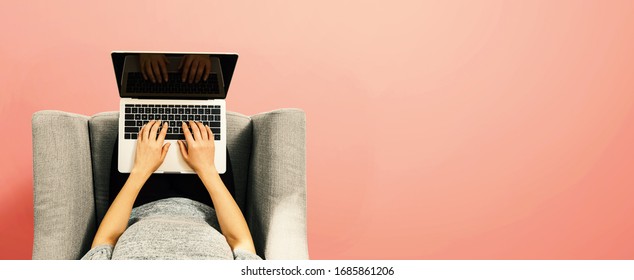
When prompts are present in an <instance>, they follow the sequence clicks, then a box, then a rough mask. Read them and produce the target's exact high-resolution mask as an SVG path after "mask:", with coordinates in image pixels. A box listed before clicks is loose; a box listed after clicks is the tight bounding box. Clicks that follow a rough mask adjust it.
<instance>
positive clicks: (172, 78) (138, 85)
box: [126, 72, 219, 94]
mask: <svg viewBox="0 0 634 280" xmlns="http://www.w3.org/2000/svg"><path fill="white" fill-rule="evenodd" d="M126 91H127V92H129V93H200V94H218V93H219V90H218V76H217V75H216V74H209V78H208V79H207V81H204V80H203V79H200V81H199V82H197V83H195V82H192V83H191V84H190V83H188V82H187V81H185V82H182V78H181V73H176V72H174V73H168V74H167V82H165V81H162V82H161V83H158V82H156V83H152V81H150V80H149V79H148V80H145V79H143V74H141V73H140V72H128V82H127V84H126Z"/></svg>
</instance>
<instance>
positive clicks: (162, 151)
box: [161, 142, 172, 162]
mask: <svg viewBox="0 0 634 280" xmlns="http://www.w3.org/2000/svg"><path fill="white" fill-rule="evenodd" d="M170 145H172V144H171V143H170V142H167V143H165V145H163V150H161V162H163V160H165V156H166V155H167V151H169V149H170Z"/></svg>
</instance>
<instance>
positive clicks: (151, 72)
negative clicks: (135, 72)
mask: <svg viewBox="0 0 634 280" xmlns="http://www.w3.org/2000/svg"><path fill="white" fill-rule="evenodd" d="M169 63H170V62H169V60H167V57H166V56H165V55H164V54H149V53H143V54H140V55H139V64H140V66H141V74H143V78H144V79H145V80H146V81H147V80H148V78H149V79H150V81H152V82H153V83H156V82H158V83H159V84H160V83H162V82H163V81H165V82H167V64H169Z"/></svg>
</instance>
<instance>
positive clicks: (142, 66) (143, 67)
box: [141, 60, 147, 81]
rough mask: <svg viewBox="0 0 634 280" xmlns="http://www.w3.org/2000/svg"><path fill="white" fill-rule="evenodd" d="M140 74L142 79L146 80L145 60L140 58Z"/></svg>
mask: <svg viewBox="0 0 634 280" xmlns="http://www.w3.org/2000/svg"><path fill="white" fill-rule="evenodd" d="M141 74H142V75H143V79H144V80H146V81H147V75H146V74H145V60H141Z"/></svg>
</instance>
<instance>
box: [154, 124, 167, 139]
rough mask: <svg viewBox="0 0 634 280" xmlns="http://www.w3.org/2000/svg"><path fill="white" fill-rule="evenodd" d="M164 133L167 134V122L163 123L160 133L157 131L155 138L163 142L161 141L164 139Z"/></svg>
mask: <svg viewBox="0 0 634 280" xmlns="http://www.w3.org/2000/svg"><path fill="white" fill-rule="evenodd" d="M165 135H167V122H164V123H163V128H161V133H159V136H158V139H156V140H157V141H159V143H163V141H164V140H165Z"/></svg>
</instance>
